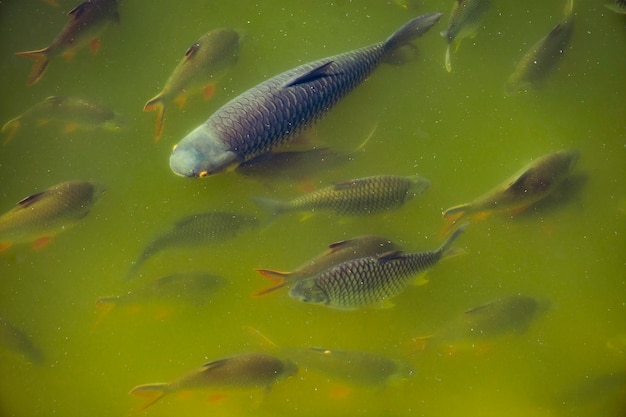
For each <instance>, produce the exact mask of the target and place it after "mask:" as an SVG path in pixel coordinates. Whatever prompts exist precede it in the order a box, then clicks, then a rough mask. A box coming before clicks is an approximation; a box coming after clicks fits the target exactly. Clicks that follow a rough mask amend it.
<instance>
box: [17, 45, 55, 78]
mask: <svg viewBox="0 0 626 417" xmlns="http://www.w3.org/2000/svg"><path fill="white" fill-rule="evenodd" d="M16 55H19V56H25V57H26V58H31V59H34V60H35V62H34V63H33V68H32V69H31V70H30V74H29V75H28V80H27V81H26V85H33V84H35V83H36V82H37V81H39V80H40V79H41V77H43V74H44V73H45V72H46V68H48V64H49V63H50V57H49V56H48V48H44V49H38V50H36V51H26V52H16Z"/></svg>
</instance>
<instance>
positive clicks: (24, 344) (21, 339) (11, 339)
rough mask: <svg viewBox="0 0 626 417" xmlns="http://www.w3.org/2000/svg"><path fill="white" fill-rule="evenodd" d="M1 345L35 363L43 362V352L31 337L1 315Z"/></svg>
mask: <svg viewBox="0 0 626 417" xmlns="http://www.w3.org/2000/svg"><path fill="white" fill-rule="evenodd" d="M0 346H2V347H4V348H6V349H8V350H10V351H12V352H15V353H17V354H19V355H22V356H23V357H24V358H25V359H26V360H27V361H29V362H32V363H34V364H41V363H42V362H43V354H42V352H41V350H40V349H39V348H38V347H37V346H35V344H34V343H33V341H32V340H31V338H30V337H28V336H27V335H26V333H24V332H23V331H22V330H20V329H19V328H18V327H17V326H15V325H14V324H11V323H9V322H8V321H6V320H5V319H4V318H2V317H0Z"/></svg>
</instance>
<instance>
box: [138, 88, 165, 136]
mask: <svg viewBox="0 0 626 417" xmlns="http://www.w3.org/2000/svg"><path fill="white" fill-rule="evenodd" d="M152 110H156V111H157V119H156V135H155V137H154V143H157V142H158V141H159V139H160V138H161V135H162V134H163V122H164V121H165V119H164V114H165V106H164V105H163V98H162V96H161V94H159V95H157V96H156V97H154V98H152V99H151V100H149V101H148V102H147V103H146V105H145V106H144V107H143V111H152Z"/></svg>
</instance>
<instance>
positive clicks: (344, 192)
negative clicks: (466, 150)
mask: <svg viewBox="0 0 626 417" xmlns="http://www.w3.org/2000/svg"><path fill="white" fill-rule="evenodd" d="M428 186H429V182H428V180H427V179H425V178H422V177H420V176H418V175H412V176H409V177H401V176H397V175H379V176H374V177H366V178H357V179H353V180H348V181H342V182H337V183H335V184H334V185H331V186H330V187H326V188H322V189H320V190H317V191H313V192H311V193H308V194H305V195H303V196H301V197H298V198H295V199H293V200H291V201H281V200H273V199H270V198H264V197H256V198H255V199H254V201H255V202H257V203H258V204H259V205H260V206H261V207H263V208H264V209H266V210H267V211H269V212H270V213H272V214H281V213H286V212H293V211H296V212H303V211H310V212H317V211H330V212H331V213H333V214H336V215H340V216H364V215H370V214H376V213H380V212H382V211H386V210H391V209H395V208H398V207H400V206H402V205H403V204H404V203H405V202H406V201H407V200H410V199H412V198H413V197H415V196H416V195H419V194H421V193H423V192H424V191H425V190H426V189H427V188H428Z"/></svg>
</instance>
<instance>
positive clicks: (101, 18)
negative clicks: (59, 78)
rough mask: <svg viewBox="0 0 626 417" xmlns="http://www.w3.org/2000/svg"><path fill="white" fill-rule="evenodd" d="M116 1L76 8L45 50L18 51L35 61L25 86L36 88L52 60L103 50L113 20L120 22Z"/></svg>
mask: <svg viewBox="0 0 626 417" xmlns="http://www.w3.org/2000/svg"><path fill="white" fill-rule="evenodd" d="M117 7H118V4H117V0H87V1H84V2H82V3H81V4H79V5H78V6H76V7H74V8H73V9H72V10H70V12H69V13H68V15H69V16H70V20H69V21H68V22H67V23H66V24H65V26H64V27H63V29H61V32H60V33H59V34H58V35H57V36H56V37H55V38H54V39H53V40H52V42H51V43H50V45H49V46H48V47H46V48H43V49H38V50H36V51H27V52H16V54H17V55H20V56H25V57H27V58H32V59H34V60H35V62H34V64H33V69H32V70H31V72H30V75H29V76H28V81H27V83H26V85H33V84H35V83H36V82H37V81H39V80H40V79H41V77H42V76H43V74H44V72H45V71H46V68H48V64H49V63H50V60H51V59H52V58H54V57H55V56H57V55H60V54H63V55H64V56H65V57H66V58H67V59H71V58H72V56H74V54H75V53H76V50H77V49H79V48H81V47H82V46H84V45H86V44H89V46H90V48H91V51H92V53H94V54H95V53H96V52H97V51H98V48H99V47H100V40H99V39H98V38H99V37H100V35H101V34H102V32H103V31H104V30H105V29H106V27H107V26H108V25H109V23H110V22H111V21H115V22H118V23H119V20H120V15H119V13H118V10H117Z"/></svg>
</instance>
